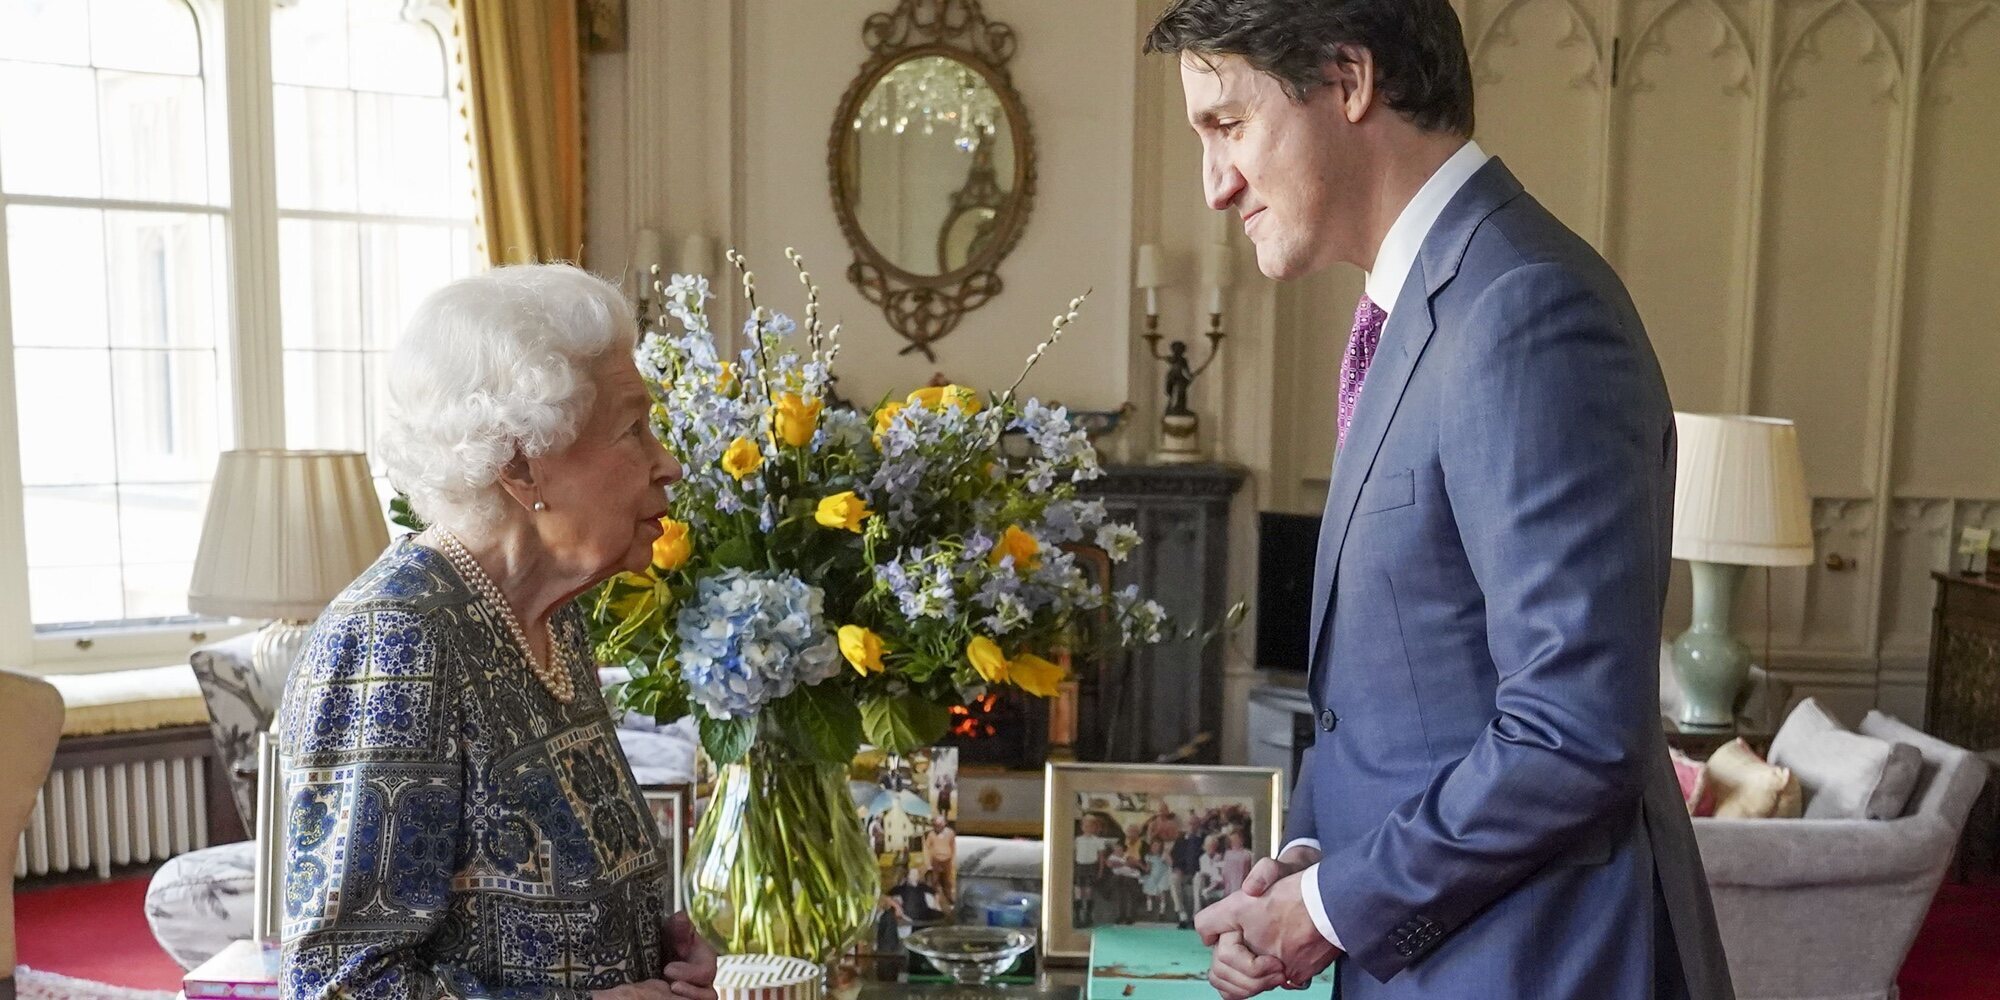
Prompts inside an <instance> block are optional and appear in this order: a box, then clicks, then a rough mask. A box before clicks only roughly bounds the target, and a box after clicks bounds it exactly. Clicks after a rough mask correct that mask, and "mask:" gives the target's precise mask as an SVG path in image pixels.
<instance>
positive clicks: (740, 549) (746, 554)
mask: <svg viewBox="0 0 2000 1000" xmlns="http://www.w3.org/2000/svg"><path fill="white" fill-rule="evenodd" d="M709 561H710V562H711V563H713V564H714V565H715V568H716V569H745V568H748V567H749V566H750V565H751V564H753V563H755V562H756V561H757V549H756V547H755V546H753V545H751V544H750V540H749V539H748V538H744V537H743V536H741V535H738V536H737V537H735V538H732V539H730V540H728V541H726V542H723V543H722V544H721V545H718V546H716V547H715V554H714V555H713V556H711V557H710V559H709Z"/></svg>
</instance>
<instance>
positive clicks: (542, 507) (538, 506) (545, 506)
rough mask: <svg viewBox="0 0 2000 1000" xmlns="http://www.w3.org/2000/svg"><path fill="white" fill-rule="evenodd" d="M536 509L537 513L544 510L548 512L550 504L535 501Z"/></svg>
mask: <svg viewBox="0 0 2000 1000" xmlns="http://www.w3.org/2000/svg"><path fill="white" fill-rule="evenodd" d="M535 509H536V510H537V511H543V510H548V509H549V505H548V504H545V503H543V502H541V501H540V500H537V501H535Z"/></svg>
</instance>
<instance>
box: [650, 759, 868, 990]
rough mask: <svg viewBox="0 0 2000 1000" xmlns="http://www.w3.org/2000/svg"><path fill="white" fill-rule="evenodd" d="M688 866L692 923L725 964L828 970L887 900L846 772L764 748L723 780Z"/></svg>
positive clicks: (728, 768) (724, 772)
mask: <svg viewBox="0 0 2000 1000" xmlns="http://www.w3.org/2000/svg"><path fill="white" fill-rule="evenodd" d="M687 865H688V915H689V916H690V917H692V918H693V919H694V924H695V927H696V928H697V929H699V930H700V931H701V933H702V935H703V936H704V937H706V938H707V939H708V940H709V942H710V943H712V944H714V945H715V946H716V948H717V949H718V950H720V951H722V952H723V953H725V954H732V955H746V954H751V955H790V956H792V957H794V958H802V959H805V960H807V961H809V962H814V963H817V964H819V965H826V964H828V963H829V962H831V961H833V959H834V958H835V957H836V956H838V955H839V954H840V953H841V952H842V951H844V950H846V948H847V946H848V945H850V944H852V943H853V942H854V941H855V940H856V939H857V938H858V937H859V936H860V934H861V932H862V931H863V930H865V929H867V928H868V927H869V926H871V925H872V924H873V923H874V918H875V911H876V906H877V905H878V904H879V903H880V901H881V898H882V883H881V874H880V872H879V870H878V869H877V867H876V864H875V856H874V854H873V853H871V852H870V850H869V847H868V841H867V839H866V835H865V834H864V833H863V831H862V828H861V819H860V816H859V815H858V814H857V813H856V811H855V807H854V799H853V796H852V793H850V792H849V791H848V785H847V771H846V769H845V768H843V767H840V766H839V765H833V764H822V763H816V762H812V761H808V760H802V759H800V758H798V757H797V756H795V755H794V754H792V753H790V752H789V751H788V750H786V749H785V748H784V747H783V745H782V744H779V745H772V741H767V740H762V739H760V740H758V741H757V743H756V745H754V746H753V747H752V748H751V750H750V753H749V754H748V755H746V756H745V757H744V759H743V760H741V761H739V762H737V763H734V764H727V765H724V766H723V767H722V768H721V770H720V772H719V773H718V774H717V776H716V781H715V791H714V793H713V795H712V797H711V798H710V800H709V806H708V810H707V812H705V813H703V814H702V818H701V822H700V824H699V825H697V826H696V827H695V832H694V842H693V843H692V844H691V845H690V846H689V852H688V861H687Z"/></svg>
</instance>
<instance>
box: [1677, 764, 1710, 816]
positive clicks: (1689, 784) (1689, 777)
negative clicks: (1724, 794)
mask: <svg viewBox="0 0 2000 1000" xmlns="http://www.w3.org/2000/svg"><path fill="white" fill-rule="evenodd" d="M1667 755H1668V756H1669V757H1671V758H1672V759H1673V762H1674V780H1675V781H1678V782H1680V786H1681V804H1682V805H1685V806H1687V811H1688V815H1689V816H1713V815H1715V792H1714V790H1713V789H1711V788H1709V787H1708V766H1707V765H1706V764H1703V763H1702V762H1701V761H1698V760H1696V759H1694V758H1693V757H1690V756H1688V755H1687V754H1684V753H1682V752H1680V751H1679V750H1669V751H1667Z"/></svg>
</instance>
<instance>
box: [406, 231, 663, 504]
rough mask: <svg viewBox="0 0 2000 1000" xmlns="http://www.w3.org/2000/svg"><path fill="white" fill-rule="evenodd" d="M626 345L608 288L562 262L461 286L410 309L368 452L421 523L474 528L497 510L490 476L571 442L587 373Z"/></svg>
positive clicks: (589, 385)
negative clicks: (375, 451)
mask: <svg viewBox="0 0 2000 1000" xmlns="http://www.w3.org/2000/svg"><path fill="white" fill-rule="evenodd" d="M637 338H638V327H637V324H636V323H635V321H634V319H633V316H632V312H631V307H630V306H628V305H627V304H626V302H625V297H624V295H623V294H621V293H620V292H619V291H618V288H617V287H616V286H614V285H612V284H611V283H610V282H608V281H605V280H604V279H603V278H600V277H598V276H596V275H594V274H591V273H590V272H588V271H585V270H583V269H582V268H579V267H576V266H574V265H570V264H520V265H514V266H511V267H499V268H494V269H493V270H491V271H487V272H485V273H484V274H477V275H474V276H472V277H469V278H461V279H459V280H457V281H454V282H452V283H451V284H449V285H446V286H444V287H443V288H440V289H438V290H437V291H435V292H432V293H431V294H430V296H429V297H427V298H425V299H424V301H423V304H422V305H419V306H418V307H417V311H416V314H415V315H414V316H412V317H411V319H410V324H409V326H408V327H406V328H405V329H404V331H403V335H402V337H401V339H399V340H398V341H397V342H396V347H395V350H394V351H393V352H392V353H391V355H390V358H389V406H388V419H387V421H386V422H385V424H384V426H383V428H382V433H381V438H380V450H381V453H382V461H383V464H384V465H386V466H387V468H388V473H389V481H390V483H392V484H393V485H394V486H395V487H396V488H397V489H399V490H401V491H402V492H403V493H404V494H406V495H407V496H408V497H409V498H410V506H411V507H412V508H413V509H414V510H415V511H416V513H417V516H418V517H421V518H423V519H424V520H425V521H426V522H428V523H433V524H444V525H446V526H448V527H452V528H457V529H460V530H465V531H478V530H481V529H483V528H484V527H485V526H487V525H489V524H491V523H492V522H493V521H494V520H497V519H498V518H499V517H500V515H501V512H502V511H503V509H504V508H503V506H502V504H503V503H504V493H503V492H502V490H501V489H500V486H499V480H500V474H501V471H502V470H503V469H505V468H506V466H507V463H509V462H511V461H513V460H514V456H515V454H516V453H517V452H518V453H519V454H520V455H522V456H525V457H528V458H535V457H538V456H541V455H546V454H551V453H555V452H560V451H561V450H563V449H564V448H567V447H569V446H570V445H571V444H573V443H574V442H575V441H576V435H577V433H578V430H579V428H580V426H581V424H582V423H583V421H584V420H585V418H586V417H587V416H588V414H589V413H590V407H591V404H592V403H593V402H594V401H595V400H596V396H597V386H596V384H595V383H594V382H593V381H592V378H591V369H592V368H593V367H595V366H596V364H597V363H598V362H599V361H600V360H601V359H603V358H604V357H605V355H606V353H607V352H609V351H613V350H624V351H627V352H630V351H632V350H633V349H634V347H635V345H636V341H637Z"/></svg>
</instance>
